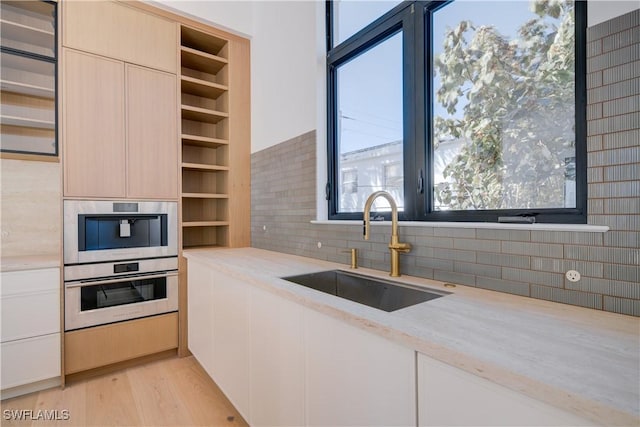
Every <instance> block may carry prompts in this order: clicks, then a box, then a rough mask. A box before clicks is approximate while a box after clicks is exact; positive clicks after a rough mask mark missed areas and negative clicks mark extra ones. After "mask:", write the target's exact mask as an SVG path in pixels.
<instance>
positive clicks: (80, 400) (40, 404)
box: [34, 382, 87, 427]
mask: <svg viewBox="0 0 640 427" xmlns="http://www.w3.org/2000/svg"><path fill="white" fill-rule="evenodd" d="M86 388H87V387H86V383H84V382H83V383H77V384H72V385H69V386H67V387H65V388H64V389H62V388H59V387H56V388H51V389H48V390H43V391H41V392H40V393H38V394H37V396H38V399H37V401H36V404H35V409H36V410H42V411H51V410H54V411H56V412H55V416H56V417H57V419H52V420H48V421H39V422H37V423H36V422H34V425H36V426H39V427H40V426H41V427H50V426H51V427H53V426H55V427H60V426H65V427H70V426H78V427H82V426H86V425H87V417H86V415H87V414H86V408H87V403H86V396H87V393H86ZM63 411H66V414H65V412H63ZM66 416H68V418H66Z"/></svg>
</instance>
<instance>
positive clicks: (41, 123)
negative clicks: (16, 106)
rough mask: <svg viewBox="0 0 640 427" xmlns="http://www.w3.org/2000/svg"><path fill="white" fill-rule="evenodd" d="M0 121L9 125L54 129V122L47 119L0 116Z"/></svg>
mask: <svg viewBox="0 0 640 427" xmlns="http://www.w3.org/2000/svg"><path fill="white" fill-rule="evenodd" d="M0 123H2V124H3V125H9V126H20V127H26V128H37V129H55V128H56V123H55V122H51V121H47V120H34V119H29V118H25V117H16V116H0Z"/></svg>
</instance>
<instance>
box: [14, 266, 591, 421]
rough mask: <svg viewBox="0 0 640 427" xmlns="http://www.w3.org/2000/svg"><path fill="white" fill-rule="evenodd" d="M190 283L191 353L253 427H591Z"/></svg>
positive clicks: (266, 299)
mask: <svg viewBox="0 0 640 427" xmlns="http://www.w3.org/2000/svg"><path fill="white" fill-rule="evenodd" d="M188 280H189V283H188V299H189V301H188V309H189V310H188V316H189V349H190V350H191V352H192V353H193V355H194V356H195V357H196V359H197V360H198V361H199V362H200V364H201V365H202V366H203V367H204V368H205V369H206V370H207V372H208V373H209V375H211V377H212V378H213V380H214V381H215V382H216V383H217V384H218V386H219V387H220V388H221V389H222V391H223V392H224V394H225V395H226V396H227V397H228V398H229V400H230V401H231V403H233V405H234V406H235V407H236V409H238V411H239V412H240V413H241V414H242V416H243V417H244V418H245V420H247V421H248V422H249V424H250V425H252V426H255V427H260V426H303V425H305V426H332V427H338V426H402V427H404V426H415V425H419V426H479V425H482V426H488V425H490V426H540V425H553V426H575V425H580V426H587V425H593V424H592V423H591V422H589V421H587V420H584V419H581V418H579V417H577V416H575V415H573V414H571V413H568V412H565V411H562V410H560V409H557V408H555V407H553V406H551V405H548V404H546V403H542V402H540V401H537V400H535V399H532V398H529V397H527V396H525V395H522V394H520V393H518V392H515V391H513V390H510V389H508V388H506V387H503V386H500V385H497V384H495V383H493V382H491V381H488V380H485V379H483V378H480V377H478V376H476V375H473V374H470V373H468V372H465V371H462V370H460V369H457V368H454V367H452V366H449V365H447V364H445V363H442V362H439V361H436V360H434V359H431V358H429V357H427V356H425V355H423V354H420V353H416V352H415V351H414V350H413V349H410V348H407V347H403V346H401V345H398V344H396V343H394V342H392V341H389V340H387V339H385V338H382V337H380V336H378V335H375V334H373V333H370V332H367V331H364V330H362V329H360V328H357V327H355V326H352V325H350V324H348V323H346V322H344V321H341V320H338V319H335V318H333V317H330V316H328V315H325V314H322V313H319V312H317V311H315V310H312V309H310V308H308V307H305V306H303V305H301V304H298V303H296V302H294V301H291V300H288V299H286V298H283V297H280V296H278V295H277V294H274V293H272V292H269V291H266V290H264V289H261V288H259V287H257V286H253V285H251V284H249V283H246V282H244V281H242V280H240V279H237V278H234V277H232V276H229V275H228V274H225V273H223V272H221V271H218V270H216V269H215V268H212V267H207V266H206V264H201V263H199V262H198V261H197V260H192V259H189V272H188ZM3 366H4V365H3Z"/></svg>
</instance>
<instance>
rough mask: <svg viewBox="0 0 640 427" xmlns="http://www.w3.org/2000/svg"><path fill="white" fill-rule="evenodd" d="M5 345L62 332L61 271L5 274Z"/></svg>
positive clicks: (0, 288)
mask: <svg viewBox="0 0 640 427" xmlns="http://www.w3.org/2000/svg"><path fill="white" fill-rule="evenodd" d="M0 300H1V301H2V335H1V337H2V342H7V341H13V340H18V339H23V338H29V337H35V336H40V335H46V334H53V333H58V332H60V270H59V269H58V268H46V269H42V270H28V271H12V272H3V273H2V280H1V281H0Z"/></svg>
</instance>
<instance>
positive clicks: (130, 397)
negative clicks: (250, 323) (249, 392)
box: [0, 356, 247, 427]
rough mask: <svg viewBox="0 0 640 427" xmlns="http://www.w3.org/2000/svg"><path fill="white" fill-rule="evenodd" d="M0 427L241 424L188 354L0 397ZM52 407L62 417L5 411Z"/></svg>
mask: <svg viewBox="0 0 640 427" xmlns="http://www.w3.org/2000/svg"><path fill="white" fill-rule="evenodd" d="M1 407H2V419H0V424H1V425H2V426H3V427H4V426H21V427H23V426H38V427H44V426H50V425H55V426H65V427H66V426H225V427H227V426H228V427H236V426H246V425H247V424H246V423H245V421H244V420H243V419H242V417H241V416H240V414H239V413H238V412H237V411H236V410H235V408H234V407H233V405H231V403H230V402H229V401H228V400H227V398H226V397H225V396H224V395H223V394H222V392H221V391H220V389H219V388H218V387H217V386H216V384H215V383H214V382H213V381H212V380H211V378H209V376H208V375H207V373H206V372H205V371H204V370H203V369H202V367H201V366H200V365H199V364H198V362H196V360H195V359H194V358H193V356H191V357H185V358H178V357H173V358H170V359H164V360H160V361H155V362H150V363H147V364H145V365H141V366H136V367H132V368H127V369H124V370H122V371H118V372H114V373H112V374H107V375H102V376H99V377H95V378H91V379H87V380H82V381H79V382H75V383H72V384H70V385H68V386H67V387H65V388H64V390H63V389H61V388H59V387H56V388H53V389H49V390H44V391H41V392H38V393H32V394H29V395H26V396H21V397H16V398H13V399H7V400H4V401H2V404H1ZM7 409H8V410H32V411H33V414H34V417H35V415H36V414H37V412H38V411H39V410H47V411H53V410H58V415H59V418H63V412H62V411H63V410H67V411H68V414H69V417H68V420H58V421H45V420H33V421H31V420H28V421H15V420H7V419H5V414H6V413H5V410H7Z"/></svg>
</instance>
